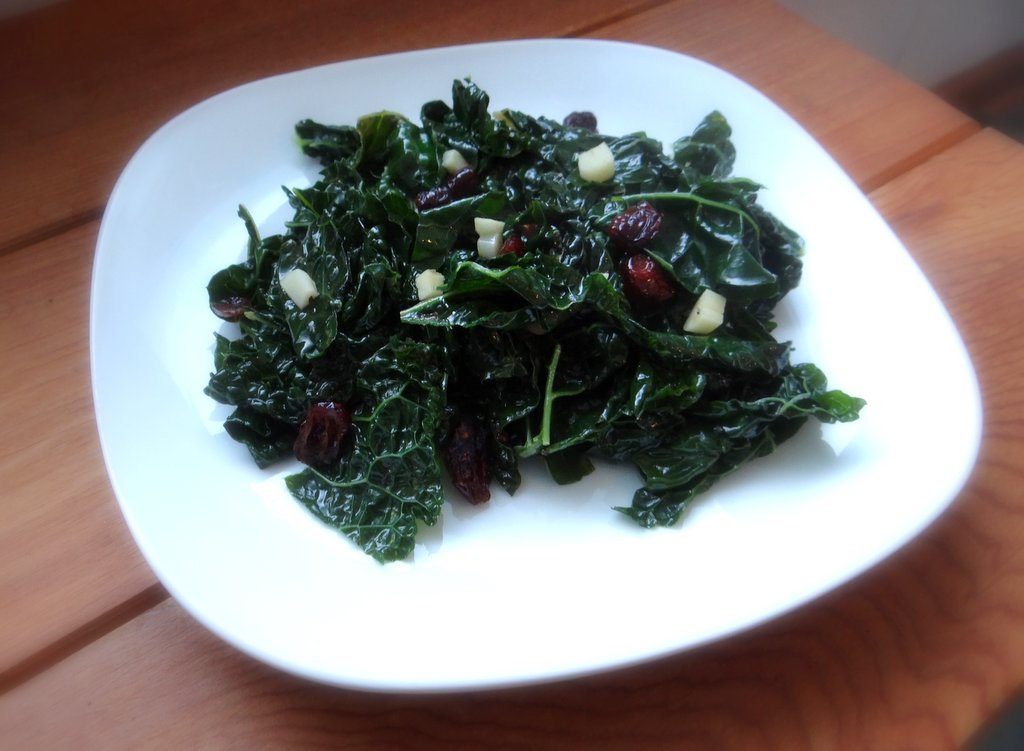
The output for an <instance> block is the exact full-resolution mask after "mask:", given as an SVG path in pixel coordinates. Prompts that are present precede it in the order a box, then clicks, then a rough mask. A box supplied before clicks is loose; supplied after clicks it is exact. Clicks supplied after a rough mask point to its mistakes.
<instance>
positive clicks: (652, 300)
mask: <svg viewBox="0 0 1024 751" xmlns="http://www.w3.org/2000/svg"><path fill="white" fill-rule="evenodd" d="M619 274H620V275H621V276H622V286H623V289H624V290H625V293H626V297H627V298H629V301H630V302H631V303H633V304H634V305H656V304H658V303H663V302H665V301H666V300H668V299H669V298H671V297H672V295H674V294H675V289H673V287H672V283H671V282H670V281H669V279H668V276H667V275H666V274H665V271H664V270H663V269H662V268H661V266H659V265H658V263H657V262H656V261H655V260H654V259H653V258H651V257H650V256H649V255H647V254H646V253H634V254H633V255H631V256H628V257H626V258H624V259H622V261H621V262H620V263H619Z"/></svg>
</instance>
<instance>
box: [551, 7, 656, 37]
mask: <svg viewBox="0 0 1024 751" xmlns="http://www.w3.org/2000/svg"><path fill="white" fill-rule="evenodd" d="M673 2H675V0H651V2H649V3H644V4H643V5H638V6H636V7H634V8H629V9H623V10H622V11H620V12H619V13H615V14H613V15H610V16H608V17H606V18H602V19H600V20H597V21H593V22H591V23H589V24H583V25H581V26H579V27H577V28H575V29H573V30H572V31H570V32H567V33H566V34H563V35H562V36H561V37H560V38H562V39H575V38H577V37H581V36H584V35H587V34H594V33H595V32H598V31H600V30H601V29H603V28H605V27H607V26H614V25H615V24H617V23H619V22H620V21H623V20H625V19H627V18H631V17H633V16H638V15H641V14H643V13H648V12H650V11H652V10H654V9H656V8H660V7H661V6H663V5H671V4H672V3H673Z"/></svg>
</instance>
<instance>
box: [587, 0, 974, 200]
mask: <svg viewBox="0 0 1024 751" xmlns="http://www.w3.org/2000/svg"><path fill="white" fill-rule="evenodd" d="M591 35H593V36H599V37H612V38H617V39H637V40H642V41H643V42H644V43H646V44H651V45H654V46H658V47H665V48H667V49H673V50H677V51H679V52H684V53H686V54H689V55H693V56H694V57H698V58H700V59H703V60H707V61H708V62H710V63H713V64H714V65H717V66H719V67H721V68H723V69H725V70H727V71H729V72H731V73H733V74H735V75H737V76H738V77H740V78H742V79H744V80H745V81H747V82H748V83H750V84H752V85H753V86H755V87H757V88H758V89H760V90H761V91H762V92H764V93H765V94H766V95H767V96H768V97H770V98H771V99H773V100H774V101H775V102H776V103H777V104H779V106H781V107H782V108H783V109H784V110H786V111H787V112H789V113H790V114H791V115H792V116H793V117H794V118H795V119H796V120H798V121H799V122H800V123H801V124H802V125H803V126H804V127H805V128H806V129H807V130H808V131H809V132H810V133H811V135H813V136H814V137H815V138H816V139H818V141H819V142H820V143H821V144H822V145H823V146H824V147H825V148H826V150H828V151H829V153H830V154H832V156H833V157H834V158H835V159H836V161H838V162H839V164H840V165H841V166H842V167H843V168H844V169H845V170H846V171H847V172H848V173H849V174H850V176H851V177H852V178H853V179H854V181H855V182H856V183H857V184H858V185H860V186H861V188H862V189H864V190H866V191H870V190H874V189H875V188H877V187H878V186H880V185H882V184H883V183H884V182H886V181H887V180H889V179H891V178H892V177H894V176H896V175H898V174H901V173H902V172H905V171H906V170H907V169H909V168H911V167H913V166H914V165H916V164H920V163H921V162H923V161H924V160H926V159H927V158H928V157H930V156H933V155H934V154H937V153H939V152H940V151H942V150H943V149H946V148H948V147H949V146H951V145H953V144H954V143H956V142H958V141H960V140H962V139H963V138H965V137H967V136H968V135H970V134H971V133H973V132H976V131H977V129H978V126H977V125H976V124H975V123H973V122H972V121H971V120H970V119H969V118H968V117H966V116H965V115H963V114H962V113H960V112H958V111H957V110H955V109H953V108H952V107H950V106H949V105H948V104H946V103H945V102H943V101H942V100H941V99H939V98H938V97H936V96H934V95H933V94H930V93H929V92H927V91H926V90H924V89H922V88H919V87H918V86H916V85H915V84H913V83H912V82H910V81H909V80H907V79H906V78H904V77H903V76H901V75H900V74H898V73H896V72H895V71H893V70H892V69H891V68H887V67H886V66H884V65H882V64H881V63H879V62H877V61H875V60H873V59H871V58H869V57H868V56H866V55H864V54H862V53H860V52H858V51H857V50H854V49H853V48H852V47H850V46H848V45H846V44H844V43H843V42H841V41H839V40H838V39H836V38H835V37H833V36H831V35H829V34H826V33H824V32H823V31H822V30H821V29H819V28H817V27H815V26H813V25H811V24H810V23H808V22H806V21H804V20H803V19H801V18H800V17H799V16H797V15H795V14H793V13H791V12H789V11H787V10H785V9H783V8H781V7H779V6H778V5H776V4H775V3H772V2H768V1H767V0H720V1H718V2H689V3H682V2H674V3H669V4H666V5H663V6H659V7H657V8H654V9H652V10H650V11H649V12H647V13H641V14H636V15H632V16H630V17H628V18H624V19H623V20H621V21H619V22H617V23H613V24H610V25H607V26H604V27H601V28H600V29H596V30H594V31H593V32H591ZM671 95H672V92H666V96H671Z"/></svg>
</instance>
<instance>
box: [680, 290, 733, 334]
mask: <svg viewBox="0 0 1024 751" xmlns="http://www.w3.org/2000/svg"><path fill="white" fill-rule="evenodd" d="M724 320H725V298H724V297H722V296H721V295H720V294H718V293H717V292H712V291H711V290H710V289H706V290H704V291H703V292H701V294H700V297H698V298H697V302H696V303H695V304H694V306H693V310H691V311H690V315H689V316H687V318H686V322H685V323H684V324H683V331H687V332H689V333H691V334H710V333H711V332H712V331H714V330H715V329H717V328H718V327H719V326H721V325H722V321H724Z"/></svg>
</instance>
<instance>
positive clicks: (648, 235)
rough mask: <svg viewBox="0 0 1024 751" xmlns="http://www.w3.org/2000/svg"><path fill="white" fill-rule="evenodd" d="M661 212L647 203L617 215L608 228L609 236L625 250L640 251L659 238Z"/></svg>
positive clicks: (644, 202) (639, 204) (643, 202)
mask: <svg viewBox="0 0 1024 751" xmlns="http://www.w3.org/2000/svg"><path fill="white" fill-rule="evenodd" d="M660 229H661V212H660V211H658V210H657V209H656V208H654V207H653V206H652V205H651V204H649V203H648V202H647V201H641V202H640V203H638V204H636V205H635V206H631V207H630V208H628V209H626V210H625V211H623V212H622V213H621V214H617V215H616V216H615V218H614V219H612V223H611V225H610V226H609V227H608V234H609V235H611V236H612V239H613V240H615V242H616V243H617V244H618V245H620V246H621V247H624V248H630V249H633V250H638V249H640V248H642V247H643V246H645V245H647V243H649V242H651V240H653V239H654V238H655V237H657V236H658V231H659V230H660Z"/></svg>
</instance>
